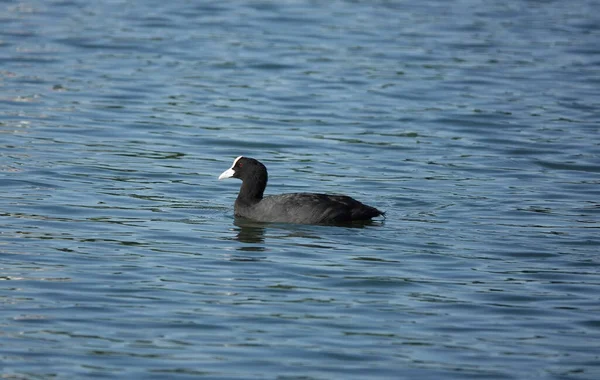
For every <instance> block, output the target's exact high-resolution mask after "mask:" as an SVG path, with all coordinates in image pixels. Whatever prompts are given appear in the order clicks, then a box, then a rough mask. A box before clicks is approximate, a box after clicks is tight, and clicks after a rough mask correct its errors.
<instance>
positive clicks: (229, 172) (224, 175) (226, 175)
mask: <svg viewBox="0 0 600 380" xmlns="http://www.w3.org/2000/svg"><path fill="white" fill-rule="evenodd" d="M234 174H235V171H234V170H233V168H229V169H227V170H225V171H224V172H223V173H221V175H220V176H219V179H225V178H231V177H233V175H234Z"/></svg>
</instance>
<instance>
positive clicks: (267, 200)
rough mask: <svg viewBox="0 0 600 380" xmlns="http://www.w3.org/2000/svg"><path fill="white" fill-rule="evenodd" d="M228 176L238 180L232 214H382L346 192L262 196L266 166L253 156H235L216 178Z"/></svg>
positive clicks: (307, 218)
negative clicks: (239, 184)
mask: <svg viewBox="0 0 600 380" xmlns="http://www.w3.org/2000/svg"><path fill="white" fill-rule="evenodd" d="M232 177H233V178H239V179H241V180H242V186H241V187H240V193H239V194H238V197H237V199H236V200H235V206H234V213H235V215H236V216H241V217H245V218H248V219H252V220H255V221H259V222H279V223H302V224H338V223H347V222H353V221H359V220H363V221H364V220H369V219H371V218H374V217H376V216H380V215H383V214H384V213H383V212H382V211H379V210H378V209H376V208H375V207H371V206H367V205H365V204H363V203H361V202H359V201H357V200H356V199H353V198H351V197H349V196H346V195H329V194H315V193H292V194H281V195H271V196H267V197H263V193H264V191H265V188H266V187H267V179H268V175H267V168H266V167H265V165H263V164H262V163H260V162H259V161H258V160H255V159H254V158H249V157H243V156H240V157H238V158H236V159H235V160H234V161H233V165H231V168H229V169H227V170H225V171H224V172H223V174H221V175H220V176H219V179H224V178H232Z"/></svg>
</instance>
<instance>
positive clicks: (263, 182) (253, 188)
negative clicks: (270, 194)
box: [237, 175, 267, 204]
mask: <svg viewBox="0 0 600 380" xmlns="http://www.w3.org/2000/svg"><path fill="white" fill-rule="evenodd" d="M266 187H267V177H266V176H262V175H261V176H256V177H252V178H247V179H245V180H244V181H243V182H242V187H241V188H240V193H239V194H238V198H237V199H238V201H240V202H244V203H249V204H253V203H257V202H259V201H260V200H261V199H262V198H263V194H264V192H265V188H266Z"/></svg>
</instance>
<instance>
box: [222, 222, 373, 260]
mask: <svg viewBox="0 0 600 380" xmlns="http://www.w3.org/2000/svg"><path fill="white" fill-rule="evenodd" d="M233 224H234V226H235V227H236V228H235V229H234V231H235V232H236V235H235V240H237V241H239V242H240V243H243V244H240V245H239V246H238V247H236V250H237V251H239V252H240V253H241V252H244V253H246V255H244V256H240V255H236V256H235V257H233V258H232V260H235V261H259V260H263V259H265V257H256V256H253V255H251V253H252V252H265V251H267V246H266V244H265V235H266V231H267V228H271V229H274V231H272V232H274V235H271V237H272V238H273V239H277V240H279V239H282V238H283V239H286V238H306V239H308V240H309V241H310V242H309V243H299V242H298V241H295V242H294V243H292V245H296V246H299V247H312V248H314V247H321V248H332V247H331V246H330V245H329V244H327V243H324V244H321V245H320V244H319V243H317V242H318V241H319V240H321V239H323V237H322V236H320V233H324V234H325V236H327V235H328V234H329V235H330V234H331V232H332V231H333V230H331V229H329V230H328V228H334V229H336V228H337V227H345V228H365V227H368V226H381V225H383V222H381V221H373V220H366V221H360V222H351V223H344V224H338V225H329V226H312V225H303V224H287V223H275V224H273V223H261V222H255V221H253V220H250V219H246V218H241V217H235V218H234V221H233ZM338 231H339V230H338Z"/></svg>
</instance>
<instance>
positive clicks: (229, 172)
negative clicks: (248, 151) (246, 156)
mask: <svg viewBox="0 0 600 380" xmlns="http://www.w3.org/2000/svg"><path fill="white" fill-rule="evenodd" d="M242 157H243V156H239V157H238V158H236V159H235V160H233V165H231V167H230V168H229V169H227V170H225V171H224V172H223V173H221V175H220V176H219V179H225V178H231V177H233V175H234V174H235V170H233V168H234V167H235V164H237V162H238V161H239V159H240V158H242Z"/></svg>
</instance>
